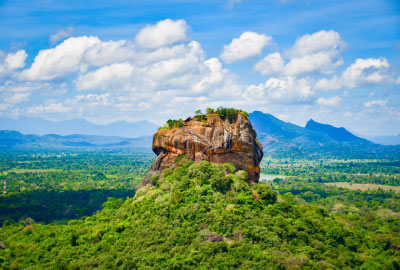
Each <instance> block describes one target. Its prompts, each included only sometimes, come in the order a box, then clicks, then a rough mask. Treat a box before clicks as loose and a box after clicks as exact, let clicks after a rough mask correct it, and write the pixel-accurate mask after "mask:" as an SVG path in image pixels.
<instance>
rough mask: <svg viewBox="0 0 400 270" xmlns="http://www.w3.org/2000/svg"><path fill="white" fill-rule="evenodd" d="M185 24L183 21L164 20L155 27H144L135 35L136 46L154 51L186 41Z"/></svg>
mask: <svg viewBox="0 0 400 270" xmlns="http://www.w3.org/2000/svg"><path fill="white" fill-rule="evenodd" d="M187 28H188V26H187V24H186V22H185V21H184V20H177V21H173V20H170V19H166V20H163V21H160V22H158V23H157V24H156V25H148V26H146V27H144V28H143V29H142V30H140V32H139V33H138V34H137V35H136V38H135V42H136V44H137V45H138V46H139V47H140V48H143V49H155V48H159V47H163V46H168V45H171V44H174V43H177V42H180V41H184V40H186V31H187Z"/></svg>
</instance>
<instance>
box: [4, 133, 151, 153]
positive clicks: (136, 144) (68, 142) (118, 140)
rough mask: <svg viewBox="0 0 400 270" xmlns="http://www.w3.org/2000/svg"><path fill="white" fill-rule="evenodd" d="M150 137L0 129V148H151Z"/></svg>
mask: <svg viewBox="0 0 400 270" xmlns="http://www.w3.org/2000/svg"><path fill="white" fill-rule="evenodd" d="M151 144H152V137H151V136H144V137H140V138H123V137H117V136H97V135H68V136H61V135H55V134H48V135H43V136H39V135H30V134H22V133H20V132H18V131H13V130H0V150H5V149H6V150H11V149H73V148H74V149H75V148H141V149H145V150H149V151H150V150H151Z"/></svg>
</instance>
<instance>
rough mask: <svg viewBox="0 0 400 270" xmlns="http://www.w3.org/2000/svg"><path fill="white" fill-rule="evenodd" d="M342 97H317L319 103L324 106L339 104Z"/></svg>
mask: <svg viewBox="0 0 400 270" xmlns="http://www.w3.org/2000/svg"><path fill="white" fill-rule="evenodd" d="M341 100H342V99H341V98H340V97H339V96H335V97H331V98H323V97H320V98H318V99H317V101H316V102H317V104H319V105H324V106H332V107H334V106H337V105H338V104H339V103H340V101H341Z"/></svg>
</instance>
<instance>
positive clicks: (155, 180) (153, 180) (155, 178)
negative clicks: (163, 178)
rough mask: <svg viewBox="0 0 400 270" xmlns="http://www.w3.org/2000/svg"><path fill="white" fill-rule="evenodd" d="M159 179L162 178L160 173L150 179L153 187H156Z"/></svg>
mask: <svg viewBox="0 0 400 270" xmlns="http://www.w3.org/2000/svg"><path fill="white" fill-rule="evenodd" d="M159 177H160V174H159V173H157V174H155V175H152V176H151V177H150V182H151V183H152V184H153V185H155V184H156V183H157V180H158V178H159Z"/></svg>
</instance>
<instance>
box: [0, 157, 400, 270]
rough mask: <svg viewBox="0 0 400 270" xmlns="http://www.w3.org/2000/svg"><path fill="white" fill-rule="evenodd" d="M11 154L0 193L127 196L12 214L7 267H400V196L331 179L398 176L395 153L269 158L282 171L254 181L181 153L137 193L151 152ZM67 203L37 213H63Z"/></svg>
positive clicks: (391, 179) (2, 260)
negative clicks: (96, 204)
mask: <svg viewBox="0 0 400 270" xmlns="http://www.w3.org/2000/svg"><path fill="white" fill-rule="evenodd" d="M4 155H6V154H4ZM7 155H8V156H3V157H2V159H1V163H0V164H1V168H2V170H3V171H6V172H7V173H8V174H7V176H10V177H11V176H12V177H14V178H10V180H9V185H10V194H8V195H7V196H6V197H2V200H3V202H4V200H5V199H9V198H12V196H22V197H23V196H24V194H28V193H32V192H42V191H44V192H49V193H50V192H54V193H56V194H68V192H73V194H74V192H82V196H83V194H85V193H86V194H90V191H93V190H96V191H97V190H103V191H121V192H132V193H131V194H132V195H131V194H128V193H126V194H120V195H121V196H120V197H121V198H115V199H111V198H110V199H109V200H108V201H107V202H105V203H104V209H103V210H101V211H98V212H97V213H96V214H94V215H91V216H87V214H84V213H81V214H79V215H78V217H81V218H80V219H71V220H70V221H69V222H68V221H65V219H70V218H71V217H70V216H65V217H63V221H64V223H67V224H55V223H51V224H39V223H37V222H35V221H34V220H32V219H30V218H27V216H28V214H24V215H22V216H21V217H20V218H22V219H21V220H19V218H18V217H17V215H16V216H14V217H13V218H12V220H10V221H5V222H4V224H3V226H2V227H1V228H0V241H2V243H3V244H4V245H5V249H0V267H2V268H4V269H137V268H139V269H193V268H197V269H234V268H240V269H400V260H399V258H400V197H399V194H397V193H395V192H392V191H384V190H371V191H359V190H350V189H343V188H337V187H334V186H327V185H325V183H327V182H348V183H369V184H383V185H389V186H398V185H399V184H398V183H399V173H400V164H399V163H398V162H393V161H388V160H291V159H279V160H278V159H270V158H268V157H267V158H265V160H264V161H263V162H262V166H261V167H262V173H264V174H269V175H280V177H277V178H276V179H275V180H274V181H268V182H267V183H265V184H263V183H260V184H257V185H254V186H249V185H248V184H246V182H245V180H246V174H245V173H244V172H243V171H236V169H235V168H234V167H233V166H232V165H229V164H226V165H215V164H211V163H208V162H201V163H198V164H193V163H191V162H186V163H185V162H184V159H181V160H180V163H182V164H176V168H171V169H167V170H165V171H164V173H163V174H161V175H160V176H158V177H156V178H155V179H152V181H153V182H154V184H155V186H154V187H150V188H149V187H147V188H144V189H142V190H140V191H138V192H137V193H136V195H135V196H134V197H133V194H134V193H133V192H134V191H133V187H134V186H135V185H136V183H138V181H139V180H140V179H141V177H142V176H143V175H144V173H145V172H146V171H147V168H148V166H149V163H150V161H151V159H152V158H153V156H152V155H151V154H149V153H132V152H126V153H121V152H112V151H111V152H107V153H104V152H79V153H64V154H59V153H58V154H56V155H55V153H52V154H51V155H49V154H46V155H43V153H33V154H32V153H24V155H22V156H21V153H9V154H7ZM35 170H36V171H35ZM37 170H41V171H37ZM69 176H71V177H69ZM11 179H13V180H11ZM12 181H14V183H12ZM269 186H271V187H272V190H273V192H272V191H271V190H270V188H269ZM23 188H24V189H23ZM60 191H64V192H61V193H60ZM38 194H40V193H38ZM85 196H86V195H85ZM126 196H128V197H127V198H126ZM39 197H46V196H45V195H44V194H41V195H40V196H38V198H39ZM38 198H37V199H38ZM72 198H74V197H72ZM103 200H105V198H104V197H103ZM63 201H64V200H62V201H60V202H61V203H60V208H59V209H58V208H57V205H58V204H54V205H55V206H54V208H52V209H49V208H46V209H45V210H43V212H42V213H43V214H45V213H47V214H46V215H48V214H49V213H53V212H56V211H60V209H63V208H62V207H63V206H62V202H63ZM71 201H76V207H77V208H82V207H83V206H84V205H86V204H87V201H86V200H74V199H71ZM14 203H18V202H14ZM85 203H86V204H85ZM68 204H70V203H68ZM1 207H2V209H3V207H5V208H7V207H9V205H4V204H2V205H1ZM25 207H28V208H29V209H30V208H32V207H31V205H30V204H29V201H28V202H26V204H25ZM74 207H75V206H74ZM85 207H87V206H85ZM96 210H97V209H96ZM96 210H94V211H96ZM46 211H47V212H46ZM77 211H78V210H77ZM78 212H79V211H78ZM2 218H3V220H4V218H5V216H2ZM8 219H10V218H9V217H8ZM35 220H36V219H35ZM38 220H39V221H40V215H39V219H38ZM55 220H58V218H56V219H55ZM46 222H49V221H47V220H45V219H42V223H46Z"/></svg>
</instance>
